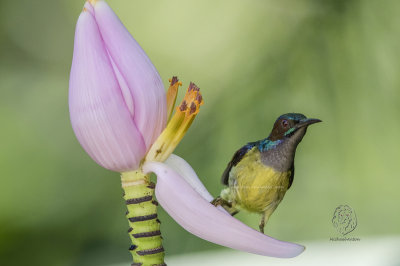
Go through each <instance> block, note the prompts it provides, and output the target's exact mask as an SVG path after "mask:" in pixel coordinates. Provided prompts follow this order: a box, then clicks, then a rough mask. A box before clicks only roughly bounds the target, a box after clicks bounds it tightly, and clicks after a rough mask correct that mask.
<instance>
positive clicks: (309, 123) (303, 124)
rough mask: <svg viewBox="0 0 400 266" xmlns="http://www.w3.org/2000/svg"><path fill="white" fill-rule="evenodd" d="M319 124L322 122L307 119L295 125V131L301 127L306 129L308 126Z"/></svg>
mask: <svg viewBox="0 0 400 266" xmlns="http://www.w3.org/2000/svg"><path fill="white" fill-rule="evenodd" d="M319 122H322V120H319V119H315V118H307V119H303V120H301V121H300V122H299V123H298V124H296V125H295V127H296V128H297V129H298V128H301V127H308V126H309V125H312V124H315V123H319Z"/></svg>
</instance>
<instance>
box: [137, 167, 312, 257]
mask: <svg viewBox="0 0 400 266" xmlns="http://www.w3.org/2000/svg"><path fill="white" fill-rule="evenodd" d="M143 170H144V171H145V172H147V173H148V172H154V173H155V174H156V175H157V185H156V197H157V200H158V201H159V202H160V204H161V206H162V207H163V208H164V209H165V210H166V211H167V212H168V214H169V215H170V216H172V218H174V220H175V221H176V222H178V223H179V224H180V225H181V226H182V227H183V228H185V229H186V230H187V231H189V232H190V233H192V234H194V235H196V236H198V237H200V238H203V239H205V240H208V241H210V242H213V243H216V244H219V245H223V246H227V247H230V248H234V249H239V250H243V251H247V252H250V253H255V254H259V255H265V256H272V257H281V258H291V257H295V256H297V255H299V254H300V253H302V252H303V251H304V247H303V246H301V245H297V244H294V243H289V242H284V241H280V240H277V239H274V238H272V237H269V236H266V235H264V234H262V233H260V232H258V231H256V230H254V229H252V228H250V227H248V226H247V225H245V224H243V223H242V222H240V221H239V220H237V219H235V218H234V217H232V216H230V215H228V214H226V213H223V212H221V211H219V210H218V209H217V208H215V207H214V206H213V205H212V204H210V203H209V202H208V201H207V200H205V199H204V198H203V197H202V196H201V195H200V194H199V193H197V192H196V191H195V190H194V189H193V188H192V187H191V186H190V185H189V184H188V183H187V182H186V181H185V179H184V178H183V177H181V176H179V174H177V173H176V172H175V171H174V170H173V169H172V168H171V167H169V166H167V165H165V164H163V163H158V162H147V163H145V164H144V166H143Z"/></svg>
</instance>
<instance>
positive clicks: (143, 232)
mask: <svg viewBox="0 0 400 266" xmlns="http://www.w3.org/2000/svg"><path fill="white" fill-rule="evenodd" d="M121 182H122V188H123V190H124V199H125V203H126V206H127V208H128V211H127V213H126V218H127V219H128V222H129V230H128V233H129V237H130V238H131V242H132V245H131V247H130V248H129V250H130V252H131V254H132V257H133V262H134V263H132V266H139V265H141V266H147V265H157V266H158V265H159V266H161V265H166V264H165V263H164V248H163V246H162V237H161V232H160V221H159V220H158V219H157V205H158V203H157V201H156V200H155V199H154V187H155V185H154V183H152V182H150V177H149V176H148V175H145V174H143V173H142V172H141V171H139V170H138V171H131V172H124V173H122V174H121Z"/></svg>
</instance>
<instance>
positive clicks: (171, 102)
mask: <svg viewBox="0 0 400 266" xmlns="http://www.w3.org/2000/svg"><path fill="white" fill-rule="evenodd" d="M169 82H170V86H169V88H168V91H167V115H168V116H167V117H168V120H167V121H169V120H170V119H171V116H172V111H173V110H174V106H175V102H176V96H177V95H178V90H179V86H182V82H180V81H179V79H178V77H176V76H174V77H172V79H169Z"/></svg>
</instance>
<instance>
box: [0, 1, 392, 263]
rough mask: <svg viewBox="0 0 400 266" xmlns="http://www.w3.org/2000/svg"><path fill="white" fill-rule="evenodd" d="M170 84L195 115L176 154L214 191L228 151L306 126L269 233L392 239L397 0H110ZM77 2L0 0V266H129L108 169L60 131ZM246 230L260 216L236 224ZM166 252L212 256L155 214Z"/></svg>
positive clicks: (64, 126) (292, 237)
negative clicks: (193, 103)
mask: <svg viewBox="0 0 400 266" xmlns="http://www.w3.org/2000/svg"><path fill="white" fill-rule="evenodd" d="M108 2H109V4H110V6H111V7H112V8H113V9H114V11H115V12H116V13H117V14H118V15H119V16H120V18H121V20H122V21H123V22H124V23H125V25H126V27H127V28H128V29H129V30H130V32H131V33H132V34H133V36H134V37H135V38H136V40H137V41H138V42H139V43H140V44H141V45H142V47H143V48H144V50H145V51H146V52H147V54H148V55H149V57H150V58H151V59H152V61H153V63H154V65H155V66H156V67H157V69H158V70H159V72H160V75H161V77H162V78H163V80H164V81H165V85H167V84H168V78H169V77H171V76H172V75H178V77H179V78H180V79H181V80H182V81H183V82H184V87H185V86H187V84H188V83H189V81H194V82H196V84H198V85H199V87H200V88H201V90H202V93H203V96H204V99H205V104H204V105H203V106H202V108H201V112H200V114H199V115H198V117H197V118H196V120H195V122H194V124H193V126H192V127H191V128H190V130H189V132H188V134H187V135H186V136H185V138H184V140H183V141H182V142H181V144H180V145H179V147H178V149H177V150H176V152H175V153H176V154H178V155H180V156H182V157H184V158H185V159H186V160H187V161H188V162H189V163H190V164H191V165H192V166H193V168H194V169H195V170H196V171H197V173H198V175H199V177H200V178H201V179H202V181H203V182H204V183H205V185H206V187H207V188H208V189H209V190H210V192H211V193H212V194H213V195H217V194H218V193H219V191H220V189H221V188H222V185H221V184H220V176H221V173H222V172H223V170H224V168H225V166H226V164H227V162H228V161H229V160H230V159H231V156H232V155H233V153H234V151H235V150H236V149H238V148H239V147H241V146H242V145H243V144H245V143H246V142H249V141H254V140H258V139H261V138H264V137H266V136H267V134H268V133H269V131H270V129H271V127H272V123H273V122H274V120H275V118H276V117H277V116H279V115H280V114H282V113H287V112H301V113H304V114H306V115H307V116H310V117H316V118H320V119H322V120H323V121H324V122H323V123H321V124H318V125H316V126H313V127H312V128H310V130H309V131H308V133H307V136H306V137H305V138H304V140H303V142H302V143H301V144H300V146H299V148H298V151H297V156H296V177H295V180H294V184H293V186H292V188H291V189H290V191H289V192H288V193H287V195H286V197H285V199H284V200H283V202H282V204H281V205H280V207H279V208H278V209H277V211H276V212H275V213H274V215H273V216H272V217H271V220H270V222H269V223H268V225H267V228H266V231H267V233H268V234H269V235H271V236H273V237H275V238H278V239H282V240H287V241H296V242H300V243H301V242H302V241H313V240H319V241H329V238H330V237H335V236H338V233H337V232H336V231H335V229H334V228H333V226H332V224H331V219H332V214H333V211H334V209H335V208H336V207H337V206H338V205H340V204H348V205H350V206H351V207H353V209H354V210H355V212H356V214H357V217H358V227H357V228H356V229H355V230H354V231H353V232H352V233H351V234H350V236H354V237H360V238H361V239H362V238H364V237H381V236H391V235H399V234H400V226H399V225H400V212H399V207H398V203H399V200H400V195H399V191H398V189H399V186H400V179H399V174H398V163H399V158H400V149H399V148H400V145H399V141H398V135H399V130H400V119H399V115H400V90H399V88H400V75H399V70H400V49H399V47H400V46H399V45H400V37H399V36H400V16H399V15H398V14H399V13H400V2H398V1H394V0H393V1H386V0H385V1H355V0H346V1H345V0H340V1H339V0H327V1H317V0H286V1H276V0H275V1H272V0H246V1H228V0H213V1H211V0H207V1H206V0H203V1H176V0H173V1H172V0H171V1H132V0H121V1H116V0H114V1H112V0H109V1H108ZM83 4H84V1H77V0H73V1H71V0H68V1H67V0H60V1H54V0H42V1H28V0H19V1H5V0H0V21H1V23H0V121H1V130H0V139H1V142H0V143H1V146H0V182H1V183H0V264H1V265H89V266H90V265H108V264H112V263H122V262H129V261H130V254H129V252H128V247H129V239H128V235H127V233H126V229H127V227H128V226H127V221H126V219H125V217H124V213H125V206H124V202H123V200H122V190H121V188H120V179H119V175H118V174H117V173H113V172H110V171H107V170H104V169H102V168H101V167H100V166H98V165H96V164H95V163H94V162H93V161H92V160H91V159H90V157H89V156H88V155H87V154H86V153H85V152H84V151H83V149H82V148H81V147H80V145H79V144H78V142H77V140H76V138H75V136H74V134H73V132H72V129H71V126H70V122H69V114H68V102H67V100H68V99H67V95H68V79H69V70H70V65H71V58H72V48H73V35H74V28H75V22H76V19H77V18H78V16H79V13H80V11H81V9H82V6H83ZM237 217H238V218H239V219H241V220H242V221H244V222H246V223H247V224H249V225H250V226H253V227H255V228H256V227H257V224H258V220H259V217H258V216H257V215H250V214H245V213H241V214H239V215H238V216H237ZM160 220H161V221H162V232H163V235H164V243H165V245H164V246H165V249H166V250H167V256H171V255H174V254H185V253H188V252H195V251H202V250H222V249H224V248H222V247H219V246H217V245H214V244H211V243H208V242H206V241H203V240H201V239H199V238H197V237H195V236H193V235H191V234H189V233H187V232H186V231H184V230H183V229H182V228H180V226H179V225H177V224H176V223H175V222H174V221H173V220H172V219H171V218H170V217H169V216H168V215H167V214H166V213H165V212H164V211H162V210H161V214H160Z"/></svg>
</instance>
